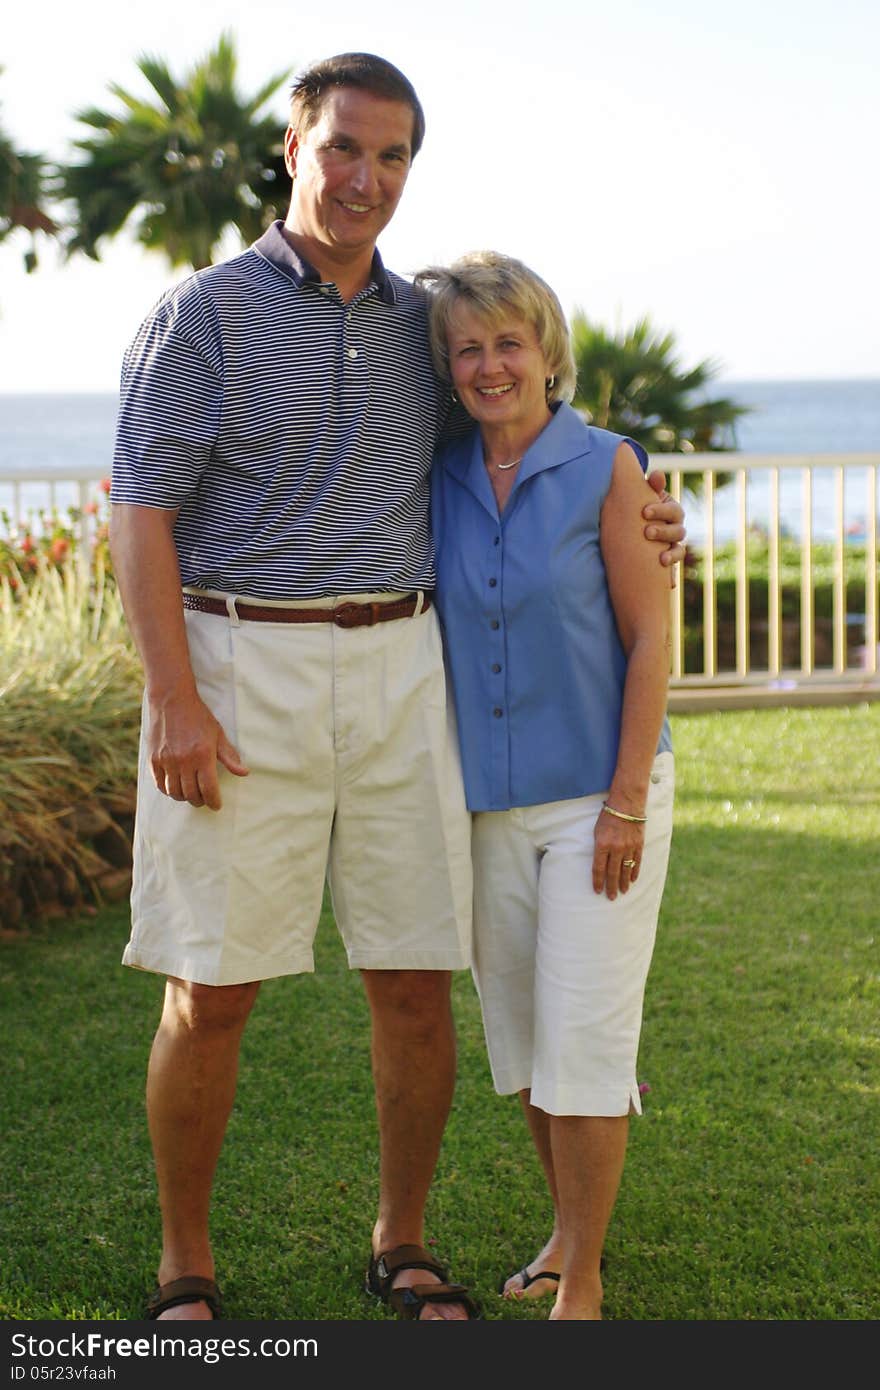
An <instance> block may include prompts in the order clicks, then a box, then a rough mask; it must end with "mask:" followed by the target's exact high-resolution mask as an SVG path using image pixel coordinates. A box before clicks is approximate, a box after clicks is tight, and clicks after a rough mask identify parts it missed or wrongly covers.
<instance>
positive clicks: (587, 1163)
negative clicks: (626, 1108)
mask: <svg viewBox="0 0 880 1390" xmlns="http://www.w3.org/2000/svg"><path fill="white" fill-rule="evenodd" d="M628 1132H629V1117H628V1116H627V1115H613V1116H604V1115H551V1116H550V1141H551V1146H552V1152H553V1171H554V1173H555V1174H556V1186H557V1193H558V1200H559V1217H560V1221H561V1224H562V1250H563V1257H562V1269H561V1271H560V1272H561V1274H562V1279H561V1282H560V1285H559V1292H558V1294H557V1295H556V1302H555V1303H554V1305H553V1311H552V1312H551V1314H550V1317H551V1319H553V1320H573V1319H590V1320H597V1319H600V1318H601V1316H602V1279H601V1276H600V1270H599V1265H600V1261H601V1259H602V1247H603V1245H604V1244H605V1233H606V1231H607V1230H608V1223H609V1221H610V1220H611V1213H612V1211H613V1209H614V1203H615V1201H616V1199H617V1190H618V1188H619V1186H620V1178H621V1174H622V1173H623V1164H624V1159H625V1157H626V1140H627V1134H628Z"/></svg>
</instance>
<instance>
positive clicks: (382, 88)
mask: <svg viewBox="0 0 880 1390" xmlns="http://www.w3.org/2000/svg"><path fill="white" fill-rule="evenodd" d="M335 87H360V88H361V89H362V90H363V91H365V92H372V94H373V95H374V96H377V97H386V98H387V99H388V100H389V101H403V102H405V103H406V104H407V106H409V107H411V108H412V113H413V133H412V148H411V154H412V157H413V158H415V156H416V155H417V154H418V152H419V150H420V149H421V146H422V141H423V140H424V138H425V113H424V111H423V110H422V103H421V102H420V101H419V99H418V97H417V96H416V90H415V87H414V86H413V85H412V83H411V82H410V80H409V78H407V77H404V75H403V73H402V72H401V71H400V69H399V68H396V67H395V66H394V64H393V63H389V62H388V61H387V59H385V58H378V57H377V56H376V54H375V53H338V54H337V55H336V57H335V58H325V59H324V60H323V62H320V63H315V64H314V66H313V67H310V68H308V69H307V70H306V71H305V72H303V73H300V75H299V76H298V77H297V79H296V81H295V82H294V84H293V86H292V88H291V89H290V124H291V125H292V126H293V129H294V130H296V131H298V132H299V133H300V134H303V135H304V134H305V132H306V131H307V130H309V129H311V127H312V126H313V125H314V124H315V122H316V121H317V120H318V117H319V116H320V114H321V106H322V105H323V102H324V98H325V97H326V96H327V94H328V92H330V91H332V90H333V89H334V88H335Z"/></svg>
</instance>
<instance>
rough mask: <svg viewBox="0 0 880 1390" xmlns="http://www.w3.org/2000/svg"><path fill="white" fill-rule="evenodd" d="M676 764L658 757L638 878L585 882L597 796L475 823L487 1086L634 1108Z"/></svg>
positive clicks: (566, 1105)
mask: <svg viewBox="0 0 880 1390" xmlns="http://www.w3.org/2000/svg"><path fill="white" fill-rule="evenodd" d="M674 777H675V764H674V761H673V756H672V754H671V753H660V754H659V755H658V757H657V758H656V759H655V762H654V769H653V772H652V774H651V783H650V788H649V791H648V804H647V815H648V820H647V824H646V826H645V848H644V853H643V855H642V862H641V868H640V872H639V877H638V879H637V880H636V882H635V884H634V885H633V886H632V887H631V888H630V889H628V891H627V892H626V893H619V894H618V896H617V897H616V898H615V899H614V901H613V902H612V901H611V900H610V899H609V898H607V897H606V896H605V895H604V894H599V893H596V892H595V891H594V889H593V884H592V880H591V872H592V863H593V835H594V831H595V826H596V821H597V819H598V817H599V813H600V811H601V809H602V799H603V795H604V793H602V794H600V795H598V796H585V797H580V798H577V799H575V800H571V801H553V802H550V803H549V804H547V805H544V806H524V807H522V808H520V809H518V810H513V811H485V812H480V813H479V814H478V815H475V816H474V818H473V827H474V834H473V858H474V980H475V982H476V985H477V991H478V993H479V995H480V1004H481V1007H482V1011H483V1025H484V1028H485V1032H486V1042H487V1045H488V1049H489V1062H490V1066H491V1069H492V1078H493V1081H494V1083H495V1089H496V1090H497V1091H498V1092H499V1093H501V1094H509V1093H511V1092H514V1091H521V1090H524V1089H526V1088H531V1093H532V1094H531V1101H532V1104H533V1105H535V1106H537V1107H538V1108H539V1109H541V1110H544V1111H546V1112H547V1113H548V1114H550V1115H626V1114H640V1113H641V1109H642V1106H641V1101H640V1099H639V1088H638V1082H637V1080H636V1060H637V1056H638V1048H639V1036H640V1032H641V1025H642V1003H643V999H644V994H645V982H646V980H647V976H648V969H649V967H650V964H651V956H652V953H653V950H654V937H655V934H656V929H657V917H658V914H659V911H660V901H661V898H662V896H663V885H664V883H665V881H666V867H667V862H668V858H669V845H670V840H671V836H672V806H673V790H674Z"/></svg>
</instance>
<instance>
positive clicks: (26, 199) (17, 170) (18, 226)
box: [0, 68, 58, 272]
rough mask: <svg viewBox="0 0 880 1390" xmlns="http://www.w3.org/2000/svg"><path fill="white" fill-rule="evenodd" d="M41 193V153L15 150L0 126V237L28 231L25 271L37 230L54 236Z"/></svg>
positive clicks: (43, 174) (32, 254)
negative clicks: (28, 243)
mask: <svg viewBox="0 0 880 1390" xmlns="http://www.w3.org/2000/svg"><path fill="white" fill-rule="evenodd" d="M2 71H3V69H2V68H0V72H2ZM45 196H46V167H45V164H44V162H43V158H42V156H41V155H38V154H24V153H23V152H22V151H21V150H17V149H16V148H15V146H14V145H13V143H12V141H11V140H10V139H9V137H8V136H7V135H6V133H5V132H4V131H2V130H0V241H5V240H6V238H7V237H8V236H11V235H12V233H13V232H16V231H19V230H23V231H26V232H29V233H30V247H29V249H28V250H27V251H26V252H25V255H24V265H25V270H27V271H28V272H30V271H32V270H33V269H34V268H35V266H36V264H37V241H36V238H37V232H45V233H46V235H47V236H54V235H55V233H56V232H57V231H58V228H57V226H56V224H55V223H54V222H53V220H52V218H51V217H50V216H49V214H48V213H47V212H46V210H45V207H44V205H43V203H44V198H45Z"/></svg>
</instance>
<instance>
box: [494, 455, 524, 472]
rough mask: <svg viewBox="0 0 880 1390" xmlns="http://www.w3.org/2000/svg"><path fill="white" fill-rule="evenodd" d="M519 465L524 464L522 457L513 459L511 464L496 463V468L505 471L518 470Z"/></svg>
mask: <svg viewBox="0 0 880 1390" xmlns="http://www.w3.org/2000/svg"><path fill="white" fill-rule="evenodd" d="M518 463H522V456H520V457H519V458H518V459H511V460H510V463H496V465H495V467H496V468H498V469H501V470H502V471H503V470H504V469H506V468H516V465H517V464H518Z"/></svg>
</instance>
